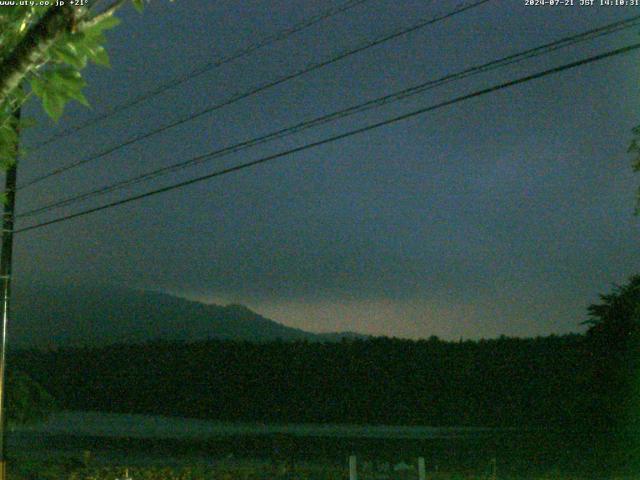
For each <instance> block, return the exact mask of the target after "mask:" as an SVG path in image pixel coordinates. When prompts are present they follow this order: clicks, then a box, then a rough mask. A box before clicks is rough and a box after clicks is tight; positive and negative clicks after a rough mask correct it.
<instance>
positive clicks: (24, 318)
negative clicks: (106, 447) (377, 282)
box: [9, 285, 366, 348]
mask: <svg viewBox="0 0 640 480" xmlns="http://www.w3.org/2000/svg"><path fill="white" fill-rule="evenodd" d="M13 316H14V318H13V320H12V322H11V324H10V326H9V339H10V340H9V342H10V344H11V345H13V346H14V347H16V348H30V347H66V346H100V345H107V344H113V343H141V342H146V341H154V340H167V341H187V342H191V341H199V340H207V339H222V340H239V341H253V342H268V341H275V340H282V341H296V340H307V341H318V342H322V341H325V342H335V341H341V340H342V339H343V338H366V336H365V335H360V334H356V333H353V332H332V333H313V332H308V331H306V330H302V329H298V328H294V327H289V326H286V325H283V324H281V323H279V322H277V321H274V320H271V319H269V318H267V317H264V316H263V315H260V314H259V313H257V312H254V311H253V310H251V309H250V308H248V307H246V306H245V305H240V304H237V303H234V304H229V305H217V304H205V303H201V302H198V301H195V300H190V299H184V298H181V297H178V296H175V295H172V294H168V293H164V292H158V291H149V290H133V289H125V288H122V287H104V286H92V287H87V286H81V287H78V286H72V287H70V286H63V287H60V286H52V285H46V286H37V287H36V286H26V287H25V286H22V287H21V286H17V287H16V288H15V289H14V301H13Z"/></svg>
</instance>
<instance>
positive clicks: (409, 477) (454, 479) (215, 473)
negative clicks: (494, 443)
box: [8, 460, 634, 480]
mask: <svg viewBox="0 0 640 480" xmlns="http://www.w3.org/2000/svg"><path fill="white" fill-rule="evenodd" d="M8 477H9V479H10V480H36V479H37V480H54V479H55V480H348V479H349V472H348V468H347V466H346V464H345V465H344V466H329V465H321V464H316V465H301V466H296V467H295V468H294V469H293V470H291V469H290V468H286V467H285V466H283V465H280V466H276V465H270V464H264V463H260V464H258V463H256V464H251V462H248V461H247V462H245V463H244V464H235V465H233V464H225V463H224V462H220V463H219V464H217V465H215V466H210V465H193V466H181V467H159V466H155V467H149V466H145V467H135V466H134V467H127V466H108V467H92V466H87V465H83V464H82V462H79V461H77V460H65V461H48V462H21V463H14V464H10V465H9V471H8ZM426 478H427V480H516V479H518V480H584V479H587V478H589V479H590V478H591V477H585V476H575V475H569V474H562V473H558V472H553V471H551V472H548V473H546V474H543V475H535V476H520V475H518V476H514V475H509V474H505V475H501V474H500V473H497V474H496V475H495V476H494V474H493V473H490V472H487V473H484V474H478V473H461V472H457V473H454V472H427V475H426ZM607 478H609V479H610V480H631V479H632V478H634V477H630V476H612V477H607ZM358 479H359V480H374V479H375V480H383V479H388V480H418V474H417V472H416V471H415V470H413V471H405V472H388V473H386V474H385V473H373V472H367V471H360V472H359V474H358Z"/></svg>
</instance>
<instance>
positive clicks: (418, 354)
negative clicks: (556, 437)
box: [10, 276, 640, 430]
mask: <svg viewBox="0 0 640 480" xmlns="http://www.w3.org/2000/svg"><path fill="white" fill-rule="evenodd" d="M601 299H602V303H601V304H599V305H592V306H591V307H590V308H589V320H588V322H586V323H588V324H589V330H588V331H587V333H586V334H585V335H568V336H562V337H556V336H550V337H539V338H533V339H518V338H505V337H502V338H499V339H495V340H479V341H464V342H462V341H460V342H445V341H441V340H439V339H437V338H435V337H432V338H431V339H429V340H421V341H410V340H399V339H389V338H373V339H367V340H348V341H342V342H340V343H313V342H304V341H301V342H270V343H249V342H231V341H214V340H210V341H206V342H197V343H175V342H154V343H147V344H141V345H113V346H109V347H102V348H75V349H63V350H58V351H48V352H44V351H37V350H31V351H21V352H15V353H14V354H13V355H12V357H11V358H10V361H11V363H12V364H13V366H14V368H18V369H21V370H23V371H25V372H26V373H27V374H29V375H30V376H31V377H32V378H33V379H34V380H35V381H36V382H38V383H40V384H41V385H42V386H44V388H45V389H46V390H47V391H49V392H50V393H51V394H52V395H53V396H54V397H55V398H56V399H57V400H58V403H59V405H60V406H61V407H62V408H65V409H80V410H101V411H108V412H122V413H147V414H162V415H177V416H186V417H199V418H208V419H217V420H230V421H237V420H242V421H264V422H339V423H343V422H349V423H371V424H379V423H386V424H423V425H461V426H462V425H465V426H505V427H522V426H534V427H535V426H545V427H549V426H557V427H561V428H567V427H575V428H599V429H607V430H616V429H619V428H621V427H622V426H623V425H637V421H638V419H637V418H633V416H632V415H634V414H635V413H639V414H640V401H639V400H640V355H638V352H639V351H640V350H639V347H640V341H639V338H640V276H635V277H632V279H631V281H630V283H629V284H628V285H625V286H623V287H616V289H615V290H614V292H613V293H612V294H609V295H603V296H601ZM634 412H635V413H634Z"/></svg>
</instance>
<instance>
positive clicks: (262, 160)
mask: <svg viewBox="0 0 640 480" xmlns="http://www.w3.org/2000/svg"><path fill="white" fill-rule="evenodd" d="M639 48H640V43H635V44H632V45H628V46H626V47H622V48H618V49H616V50H610V51H608V52H605V53H601V54H599V55H595V56H592V57H588V58H584V59H582V60H578V61H575V62H572V63H568V64H565V65H561V66H559V67H554V68H551V69H548V70H544V71H541V72H538V73H534V74H531V75H527V76H525V77H520V78H518V79H516V80H511V81H509V82H505V83H501V84H498V85H494V86H492V87H488V88H484V89H482V90H477V91H475V92H472V93H469V94H466V95H462V96H459V97H455V98H453V99H451V100H446V101H443V102H440V103H437V104H435V105H430V106H427V107H423V108H420V109H418V110H413V111H411V112H408V113H405V114H402V115H399V116H396V117H392V118H390V119H387V120H383V121H381V122H377V123H373V124H371V125H367V126H364V127H360V128H357V129H354V130H350V131H348V132H345V133H341V134H338V135H333V136H331V137H327V138H324V139H322V140H318V141H316V142H312V143H307V144H305V145H302V146H300V147H296V148H292V149H289V150H285V151H282V152H279V153H276V154H273V155H268V156H265V157H262V158H259V159H257V160H253V161H250V162H246V163H242V164H239V165H235V166H233V167H229V168H225V169H222V170H218V171H216V172H213V173H209V174H207V175H202V176H200V177H196V178H192V179H190V180H186V181H183V182H179V183H175V184H173V185H169V186H166V187H162V188H158V189H155V190H151V191H149V192H145V193H141V194H137V195H133V196H131V197H127V198H124V199H121V200H117V201H114V202H110V203H107V204H103V205H100V206H98V207H93V208H89V209H87V210H83V211H80V212H76V213H72V214H70V215H65V216H62V217H58V218H55V219H53V220H48V221H46V222H42V223H38V224H35V225H30V226H28V227H24V228H21V229H18V230H16V231H15V233H22V232H27V231H30V230H35V229H38V228H42V227H45V226H48V225H52V224H55V223H60V222H64V221H67V220H71V219H73V218H78V217H82V216H85V215H89V214H91V213H95V212H99V211H101V210H107V209H109V208H113V207H117V206H119V205H124V204H125V203H129V202H133V201H136V200H141V199H143V198H147V197H151V196H154V195H158V194H160V193H165V192H168V191H171V190H176V189H178V188H182V187H186V186H188V185H192V184H195V183H199V182H203V181H205V180H209V179H211V178H215V177H219V176H222V175H226V174H229V173H232V172H237V171H239V170H244V169H246V168H250V167H254V166H256V165H260V164H263V163H267V162H271V161H273V160H276V159H278V158H282V157H285V156H288V155H292V154H294V153H298V152H302V151H305V150H309V149H312V148H315V147H319V146H321V145H325V144H328V143H333V142H336V141H338V140H343V139H345V138H349V137H352V136H354V135H358V134H360V133H364V132H368V131H370V130H374V129H377V128H380V127H383V126H386V125H391V124H393V123H397V122H400V121H402V120H407V119H409V118H413V117H415V116H418V115H421V114H424V113H427V112H431V111H434V110H438V109H440V108H444V107H447V106H450V105H453V104H456V103H459V102H463V101H465V100H470V99H472V98H476V97H480V96H483V95H487V94H489V93H492V92H496V91H498V90H502V89H505V88H509V87H512V86H515V85H518V84H521V83H525V82H529V81H531V80H535V79H538V78H542V77H545V76H547V75H552V74H556V73H559V72H562V71H565V70H569V69H571V68H576V67H579V66H582V65H586V64H589V63H593V62H596V61H599V60H603V59H605V58H610V57H614V56H617V55H622V54H625V53H629V52H631V51H633V50H637V49H639Z"/></svg>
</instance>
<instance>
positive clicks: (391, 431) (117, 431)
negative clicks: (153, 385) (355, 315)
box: [14, 411, 495, 440]
mask: <svg viewBox="0 0 640 480" xmlns="http://www.w3.org/2000/svg"><path fill="white" fill-rule="evenodd" d="M14 432H15V433H19V434H33V435H71V436H97V437H129V438H166V439H193V440H202V439H207V438H210V437H224V436H255V435H276V434H278V435H292V436H299V437H340V438H345V437H351V438H384V439H390V438H396V439H427V438H428V439H435V438H450V437H460V436H478V435H483V434H488V433H491V432H495V429H489V428H462V427H446V428H440V427H422V426H417V427H416V426H394V425H342V424H260V423H235V422H234V423H231V422H217V421H209V420H198V419H190V418H180V417H163V416H152V415H128V414H118V413H102V412H78V411H64V412H59V413H56V414H54V415H53V416H52V417H51V418H50V419H49V420H47V421H46V422H44V423H41V424H37V425H32V426H21V427H18V428H16V429H15V430H14Z"/></svg>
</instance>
